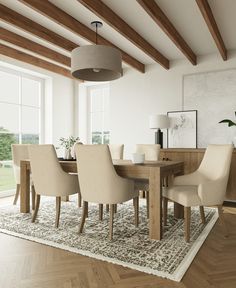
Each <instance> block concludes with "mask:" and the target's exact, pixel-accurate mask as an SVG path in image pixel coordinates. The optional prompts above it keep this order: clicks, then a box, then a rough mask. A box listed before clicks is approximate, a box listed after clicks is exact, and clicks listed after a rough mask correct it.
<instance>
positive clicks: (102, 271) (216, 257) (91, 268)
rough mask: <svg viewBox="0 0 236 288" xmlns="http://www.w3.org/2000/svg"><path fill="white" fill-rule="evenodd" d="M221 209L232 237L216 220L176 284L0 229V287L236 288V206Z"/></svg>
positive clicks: (1, 201) (4, 201) (0, 201)
mask: <svg viewBox="0 0 236 288" xmlns="http://www.w3.org/2000/svg"><path fill="white" fill-rule="evenodd" d="M9 201H12V198H11V199H9V198H8V199H5V200H3V199H0V206H1V205H2V204H4V203H7V202H9ZM0 209H1V207H0ZM224 212H225V217H226V222H227V224H228V226H229V227H230V236H229V237H228V238H224V237H223V236H222V234H221V229H220V228H221V227H220V224H219V223H218V222H217V223H216V225H215V227H214V228H213V230H212V231H211V233H210V235H209V236H208V238H207V240H206V241H205V243H204V245H203V246H202V248H201V249H200V251H199V253H198V254H197V256H196V257H195V259H194V261H193V263H192V265H191V266H190V268H189V269H188V271H187V273H186V274H185V276H184V278H183V279H182V281H181V282H180V283H177V282H173V281H170V280H165V279H162V278H159V277H156V276H152V275H148V274H145V273H141V272H138V271H135V270H131V269H127V268H123V267H121V266H118V265H113V264H109V263H107V262H103V261H98V260H94V259H92V258H88V257H84V256H80V255H78V254H73V253H70V252H66V251H63V250H60V249H56V248H52V247H49V246H46V245H41V244H37V243H34V242H30V241H27V240H22V239H18V238H16V237H13V236H8V235H5V234H1V233H0V287H1V288H16V287H17V288H18V287H20V288H29V287H30V288H36V287H37V288H46V287H47V288H54V287H55V288H80V287H81V288H82V287H83V288H86V287H92V288H97V287H99V288H100V287H101V288H106V287H109V288H131V287H132V288H141V287H142V288H149V287H158V288H168V287H171V288H175V287H178V288H180V287H181V288H184V287H189V288H198V287H199V288H207V287H209V288H213V287H219V288H235V287H236V208H235V207H224Z"/></svg>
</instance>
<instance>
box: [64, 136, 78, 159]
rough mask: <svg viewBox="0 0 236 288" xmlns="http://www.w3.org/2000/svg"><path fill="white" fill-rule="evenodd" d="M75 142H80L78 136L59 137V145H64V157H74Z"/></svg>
mask: <svg viewBox="0 0 236 288" xmlns="http://www.w3.org/2000/svg"><path fill="white" fill-rule="evenodd" d="M76 143H80V142H79V137H74V136H70V137H68V138H64V137H61V138H60V145H61V146H62V147H64V159H72V158H75V153H74V145H75V144H76Z"/></svg>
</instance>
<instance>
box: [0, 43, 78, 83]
mask: <svg viewBox="0 0 236 288" xmlns="http://www.w3.org/2000/svg"><path fill="white" fill-rule="evenodd" d="M0 54H2V55H5V56H7V57H11V58H13V59H16V60H19V61H22V62H25V63H28V64H31V65H34V66H36V67H40V68H43V69H46V70H48V71H51V72H54V73H57V74H60V75H63V76H65V77H68V78H72V76H71V72H70V70H68V69H65V68H63V67H61V66H58V65H56V64H53V63H50V62H47V61H45V60H43V59H40V58H37V57H35V56H32V55H29V54H26V53H25V52H22V51H19V50H16V49H14V48H11V47H9V46H6V45H3V44H0Z"/></svg>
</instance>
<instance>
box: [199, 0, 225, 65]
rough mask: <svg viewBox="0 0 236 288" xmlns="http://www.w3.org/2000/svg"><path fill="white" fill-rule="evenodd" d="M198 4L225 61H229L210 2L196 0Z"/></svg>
mask: <svg viewBox="0 0 236 288" xmlns="http://www.w3.org/2000/svg"><path fill="white" fill-rule="evenodd" d="M196 2H197V5H198V7H199V9H200V11H201V13H202V16H203V18H204V20H205V22H206V24H207V26H208V29H209V31H210V33H211V35H212V37H213V39H214V41H215V43H216V46H217V48H218V50H219V52H220V54H221V56H222V58H223V60H227V50H226V47H225V44H224V41H223V39H222V37H221V34H220V31H219V28H218V26H217V24H216V20H215V18H214V15H213V13H212V10H211V7H210V5H209V3H208V1H207V0H196Z"/></svg>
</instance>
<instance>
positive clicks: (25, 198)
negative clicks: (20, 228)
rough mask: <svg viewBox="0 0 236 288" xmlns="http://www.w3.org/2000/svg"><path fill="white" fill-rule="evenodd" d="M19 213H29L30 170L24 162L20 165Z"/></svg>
mask: <svg viewBox="0 0 236 288" xmlns="http://www.w3.org/2000/svg"><path fill="white" fill-rule="evenodd" d="M20 212H21V213H29V212H30V170H29V169H27V163H25V162H21V164H20Z"/></svg>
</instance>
